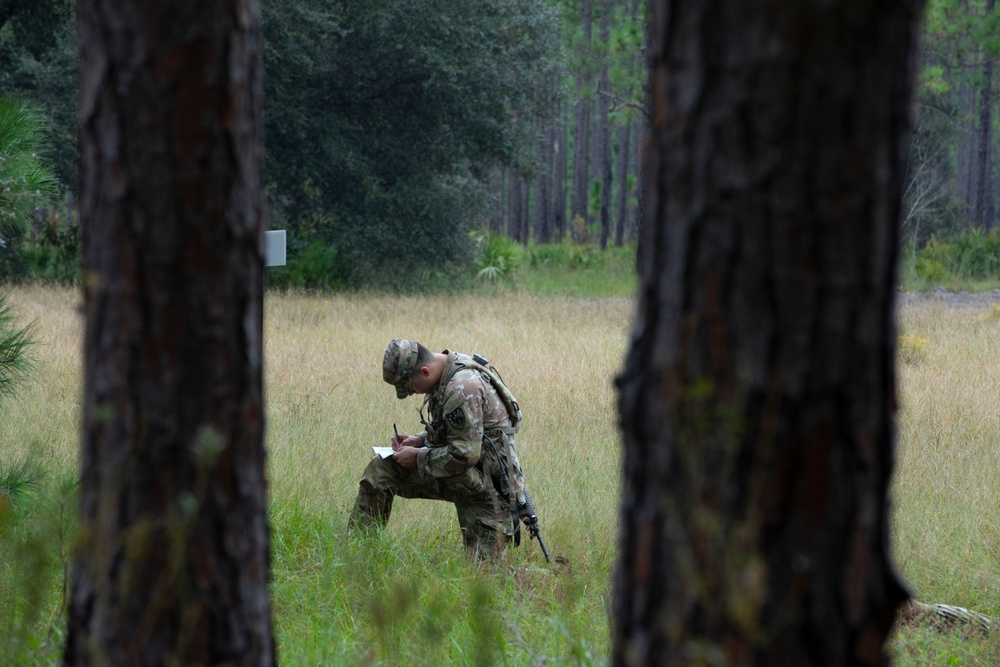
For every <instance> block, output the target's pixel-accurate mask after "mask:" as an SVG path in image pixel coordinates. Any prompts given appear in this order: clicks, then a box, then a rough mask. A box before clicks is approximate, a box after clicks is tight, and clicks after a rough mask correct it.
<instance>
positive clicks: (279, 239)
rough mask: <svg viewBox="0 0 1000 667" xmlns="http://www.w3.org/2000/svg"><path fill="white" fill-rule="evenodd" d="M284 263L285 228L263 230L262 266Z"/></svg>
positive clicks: (282, 264) (281, 264)
mask: <svg viewBox="0 0 1000 667" xmlns="http://www.w3.org/2000/svg"><path fill="white" fill-rule="evenodd" d="M284 265H285V230H284V229H278V230H275V231H273V232H264V266H284Z"/></svg>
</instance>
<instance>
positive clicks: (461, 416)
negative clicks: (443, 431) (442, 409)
mask: <svg viewBox="0 0 1000 667" xmlns="http://www.w3.org/2000/svg"><path fill="white" fill-rule="evenodd" d="M445 419H447V420H448V424H450V425H451V427H452V428H455V429H460V428H463V427H464V426H465V413H464V412H462V406H458V407H457V408H455V409H454V410H452V411H451V412H449V413H448V414H447V416H445Z"/></svg>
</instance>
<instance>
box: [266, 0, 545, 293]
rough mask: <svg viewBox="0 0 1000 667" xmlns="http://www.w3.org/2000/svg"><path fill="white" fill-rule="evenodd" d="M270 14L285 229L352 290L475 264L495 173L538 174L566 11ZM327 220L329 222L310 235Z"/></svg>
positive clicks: (302, 2)
mask: <svg viewBox="0 0 1000 667" xmlns="http://www.w3.org/2000/svg"><path fill="white" fill-rule="evenodd" d="M262 9H263V16H264V57H265V68H266V70H267V72H268V76H267V77H265V109H264V121H265V135H266V137H267V146H268V150H267V165H266V167H267V175H268V180H269V183H270V190H271V192H272V193H273V195H274V196H273V199H274V201H275V203H276V206H277V207H278V208H279V209H280V214H281V215H282V216H283V217H285V218H287V219H288V220H289V221H290V224H289V225H288V226H287V228H288V229H289V230H290V231H291V232H292V234H293V235H300V236H302V237H303V239H304V240H305V242H306V243H307V244H308V243H311V242H312V241H314V240H319V241H322V242H324V243H325V244H326V245H327V246H329V247H331V248H333V249H334V252H335V255H336V257H337V259H338V262H339V263H340V264H341V266H342V267H344V270H345V272H346V282H347V284H349V285H371V284H382V285H387V286H389V285H395V284H398V283H405V282H406V281H407V280H408V277H409V276H413V275H418V276H419V275H422V274H423V273H424V272H426V271H427V270H434V269H435V268H436V267H439V266H440V265H442V264H448V263H458V264H465V265H467V264H468V262H469V258H470V257H471V256H472V255H471V253H470V248H469V244H468V239H467V235H466V232H467V231H468V230H469V229H473V228H476V227H477V226H478V222H479V218H481V217H482V216H483V215H484V211H485V210H486V209H485V207H484V206H483V205H482V201H483V199H482V192H483V184H482V180H483V177H484V175H485V174H486V173H487V170H488V169H489V168H491V167H493V166H494V165H496V164H498V163H500V164H515V163H522V164H523V163H526V161H527V157H526V156H527V155H528V154H529V151H530V150H531V149H533V147H534V137H533V135H532V130H533V128H534V125H535V123H536V121H537V119H538V118H539V117H540V116H541V115H543V113H544V112H545V111H546V110H548V109H549V108H550V105H547V104H545V103H543V101H544V95H545V92H546V91H548V89H549V87H548V86H545V85H543V83H544V81H545V77H546V75H547V74H548V72H549V71H550V69H551V68H552V67H553V65H554V63H556V62H557V58H555V55H556V54H557V53H558V38H557V32H556V30H557V25H556V18H557V16H556V14H555V13H554V12H553V11H551V10H549V9H547V8H546V6H545V4H544V3H538V2H534V0H502V1H501V2H490V3H467V2H460V1H459V0H432V1H431V2H429V3H399V2H392V1H390V0H358V1H352V2H344V1H336V2H323V1H320V0H273V1H272V2H265V3H264V4H263V6H262ZM315 211H319V212H321V214H322V216H323V217H324V218H325V219H327V220H329V221H330V225H329V226H327V227H324V228H322V229H319V230H316V231H315V233H314V234H312V235H307V234H299V230H298V228H297V226H298V224H299V221H300V220H301V219H303V218H304V217H306V216H307V214H308V213H310V212H315ZM401 262H402V265H401ZM397 267H398V268H397Z"/></svg>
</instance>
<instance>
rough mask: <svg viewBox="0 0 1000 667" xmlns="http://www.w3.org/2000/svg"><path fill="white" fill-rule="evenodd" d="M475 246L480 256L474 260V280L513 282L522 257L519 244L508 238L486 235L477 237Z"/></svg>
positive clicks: (522, 252)
mask: <svg viewBox="0 0 1000 667" xmlns="http://www.w3.org/2000/svg"><path fill="white" fill-rule="evenodd" d="M477 245H479V246H480V254H479V257H477V258H476V267H477V268H478V269H479V272H478V273H477V274H476V279H478V280H480V281H482V282H485V283H496V282H500V281H512V280H514V277H515V274H516V272H517V269H518V268H519V267H520V266H521V261H522V259H523V257H524V249H523V248H522V247H521V244H519V243H518V242H517V241H514V240H513V239H511V238H510V237H508V236H496V235H487V236H485V237H483V236H480V237H477Z"/></svg>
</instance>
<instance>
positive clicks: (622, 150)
mask: <svg viewBox="0 0 1000 667" xmlns="http://www.w3.org/2000/svg"><path fill="white" fill-rule="evenodd" d="M631 150H632V120H631V119H627V120H626V121H625V123H624V125H622V126H621V127H620V128H618V214H617V215H616V216H615V245H616V246H618V247H619V248H620V247H621V246H622V245H623V244H624V243H625V227H626V219H627V217H628V211H629V205H628V200H629V195H630V194H631V191H630V190H629V187H628V168H629V165H630V164H631V163H632V157H631V153H630V151H631Z"/></svg>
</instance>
